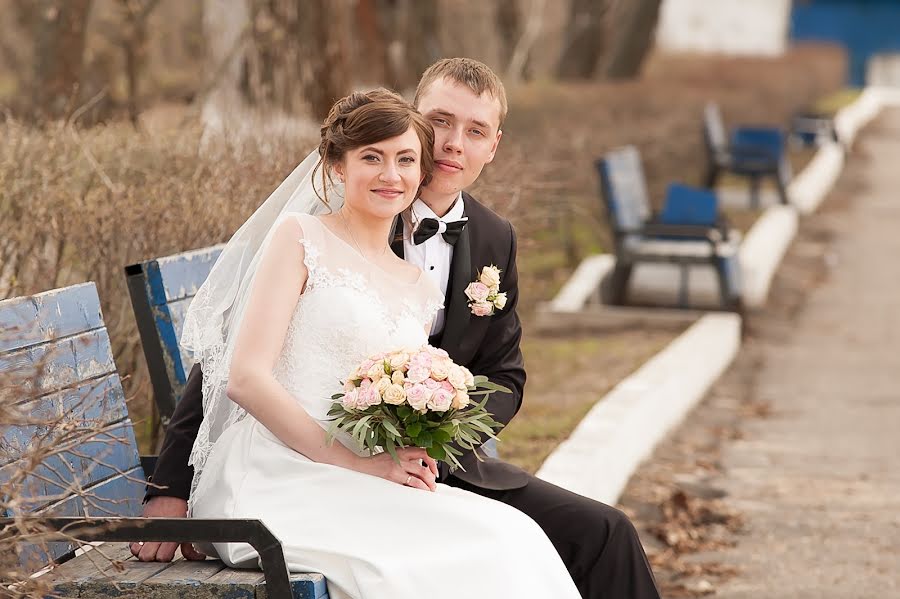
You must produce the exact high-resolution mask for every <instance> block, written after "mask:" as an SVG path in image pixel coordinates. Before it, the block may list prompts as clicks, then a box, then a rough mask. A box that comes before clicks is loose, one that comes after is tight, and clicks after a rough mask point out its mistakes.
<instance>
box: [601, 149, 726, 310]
mask: <svg viewBox="0 0 900 599" xmlns="http://www.w3.org/2000/svg"><path fill="white" fill-rule="evenodd" d="M596 167H597V170H598V172H599V174H600V196H601V197H602V198H603V200H604V203H605V205H606V214H607V220H608V221H609V226H610V229H611V230H612V234H613V241H614V244H615V253H616V265H615V268H614V269H613V272H612V275H611V279H610V295H611V298H610V299H611V303H613V304H624V303H625V296H626V293H627V288H628V281H629V279H630V278H631V272H632V269H633V267H634V265H635V264H637V263H639V262H665V263H671V264H677V265H679V266H680V268H681V285H680V292H679V304H680V306H681V307H686V306H687V291H688V269H689V268H690V267H691V266H692V265H697V264H701V265H706V264H708V265H710V266H712V267H713V268H714V269H715V271H716V274H717V277H718V281H719V291H720V297H721V305H722V307H723V308H725V309H729V310H733V309H738V308H739V306H740V278H739V268H738V263H737V250H738V243H739V240H740V236H739V234H738V232H737V231H733V230H731V229H729V228H728V226H727V224H726V223H725V221H724V219H722V218H721V217H720V216H719V213H718V202H717V199H716V196H715V194H714V193H713V192H711V191H709V190H703V189H695V188H691V187H688V186H686V185H671V186H670V187H669V191H668V194H667V198H666V202H665V205H664V207H663V210H662V212H661V213H660V214H659V215H654V214H653V212H652V210H651V208H650V202H649V200H648V197H647V187H646V181H645V178H644V171H643V167H642V165H641V158H640V154H639V153H638V150H637V148H635V147H634V146H626V147H624V148H620V149H616V150H613V151H611V152H608V153H606V154H605V155H604V156H603V158H602V159H600V160H598V161H597V162H596Z"/></svg>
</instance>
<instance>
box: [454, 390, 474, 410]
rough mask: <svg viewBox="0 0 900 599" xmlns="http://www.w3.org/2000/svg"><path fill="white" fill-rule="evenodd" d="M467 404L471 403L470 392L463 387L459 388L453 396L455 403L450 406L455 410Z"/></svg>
mask: <svg viewBox="0 0 900 599" xmlns="http://www.w3.org/2000/svg"><path fill="white" fill-rule="evenodd" d="M467 405H469V394H468V393H467V392H466V391H464V390H463V389H457V390H456V395H454V396H453V403H451V404H450V407H451V408H453V409H454V410H461V409H463V408H464V407H466V406H467Z"/></svg>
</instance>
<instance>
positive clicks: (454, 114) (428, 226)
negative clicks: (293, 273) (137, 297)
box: [132, 58, 659, 599]
mask: <svg viewBox="0 0 900 599" xmlns="http://www.w3.org/2000/svg"><path fill="white" fill-rule="evenodd" d="M415 104H416V107H417V108H418V109H419V111H420V112H421V113H422V114H423V115H424V116H425V118H426V119H428V121H429V122H430V123H431V124H432V126H433V127H434V130H435V148H434V157H435V162H436V164H435V172H434V177H433V179H432V181H431V182H430V183H429V184H428V186H427V187H425V188H423V190H422V193H421V195H420V198H419V199H418V200H416V201H415V202H414V203H413V205H412V219H411V221H412V224H413V230H412V231H404V230H403V225H402V222H401V221H399V220H398V227H397V228H396V230H395V232H394V237H393V243H392V246H391V247H392V248H393V250H394V251H395V252H396V253H397V254H398V255H400V256H402V257H404V258H405V259H406V260H407V261H409V262H412V263H414V264H416V265H418V266H419V267H421V268H422V269H423V270H424V271H425V273H426V274H427V275H428V276H431V277H433V279H434V281H435V282H436V283H437V284H438V285H439V286H440V288H441V290H442V291H444V292H445V297H446V299H445V302H444V305H445V309H444V310H442V311H441V312H439V313H438V315H437V317H436V318H435V321H434V324H433V325H432V329H431V338H430V343H431V344H432V345H435V346H439V347H442V348H443V349H445V350H446V351H447V352H448V353H449V354H450V357H451V358H452V359H453V360H454V361H455V362H457V363H459V364H462V365H465V366H466V367H468V368H469V370H471V371H472V372H474V373H475V374H480V375H485V376H487V377H489V379H490V380H491V381H493V382H495V383H499V384H501V385H503V386H505V387H507V388H508V389H510V390H511V391H512V392H511V393H510V394H502V393H494V394H492V395H491V397H490V399H489V400H488V411H489V412H491V413H492V414H493V415H494V418H495V419H496V420H498V421H499V422H501V423H503V425H506V424H508V423H509V421H510V420H512V418H513V416H515V415H516V412H518V410H519V407H520V406H521V404H522V393H523V388H524V385H525V369H524V365H523V361H522V352H521V350H520V349H519V342H520V340H521V337H522V327H521V324H520V322H519V317H518V315H517V314H516V305H517V303H518V273H517V270H516V237H515V232H514V230H513V228H512V226H511V225H510V223H509V222H508V221H506V220H505V219H503V218H501V217H500V216H498V215H496V214H495V213H493V212H492V211H490V210H489V209H488V208H486V207H485V206H483V205H482V204H480V203H479V202H478V201H477V200H475V199H474V198H473V197H472V196H470V195H468V194H467V193H465V192H464V191H462V190H463V189H465V188H466V187H469V186H470V185H471V184H472V183H474V182H475V180H476V179H477V178H478V176H479V175H480V174H481V171H482V169H483V168H484V166H485V165H486V164H488V163H489V162H491V161H492V160H493V159H494V154H495V153H496V151H497V145H498V144H499V142H500V138H501V137H502V131H501V125H502V123H503V119H504V118H505V116H506V111H507V104H506V94H505V92H504V89H503V84H502V83H501V82H500V80H499V78H498V77H497V76H496V75H495V74H494V73H493V72H492V71H491V70H490V69H489V68H488V67H487V66H485V65H484V64H482V63H480V62H478V61H475V60H471V59H466V58H453V59H444V60H440V61H438V62H437V63H435V64H434V65H432V66H431V67H430V68H429V69H428V70H427V71H426V72H425V74H424V75H423V76H422V79H421V81H420V82H419V86H418V89H417V90H416V98H415ZM488 265H496V266H497V267H498V268H500V270H501V274H500V288H501V291H503V292H505V293H506V297H507V302H506V304H505V306H503V307H502V308H497V309H495V312H494V314H492V315H485V316H481V315H478V314H475V313H474V312H473V310H472V309H471V308H470V307H469V298H468V297H467V296H466V294H465V289H466V287H467V286H468V285H469V283H471V282H472V281H474V280H475V279H476V277H477V275H478V273H479V272H480V271H481V269H482V268H483V267H484V266H488ZM201 386H202V374H201V372H200V370H199V368H198V367H196V366H195V367H194V369H193V370H192V371H191V374H190V376H189V378H188V381H187V385H186V386H185V391H184V395H183V397H182V399H181V401H180V402H179V403H178V406H177V408H176V410H175V413H174V415H173V417H172V420H171V422H170V424H169V427H168V429H167V431H166V438H165V441H164V443H163V447H162V450H161V451H160V456H159V462H158V464H157V466H156V472H155V473H154V476H153V482H154V483H155V484H156V485H160V486H162V487H165V488H162V489H160V488H151V489H150V490H149V491H148V493H147V496H148V499H147V503H146V505H145V507H144V515H145V516H150V517H170V518H171V517H183V516H185V515H186V511H187V502H186V500H187V497H188V491H189V489H190V483H191V478H192V471H191V468H190V467H189V466H188V465H187V461H188V455H189V454H190V451H191V446H192V445H193V442H194V439H195V438H196V436H197V430H198V428H199V426H200V421H201V420H202V417H203V410H202V397H201ZM459 460H460V462H461V463H462V465H463V467H464V468H465V471H463V470H457V471H456V472H454V473H452V474H451V473H450V472H449V471H448V469H447V468H446V465H444V464H442V465H441V471H440V477H439V482H442V483H445V484H447V485H451V486H455V487H459V488H462V489H466V490H468V491H471V492H473V493H477V494H479V495H482V496H485V497H489V498H491V499H495V500H497V501H502V502H503V503H506V504H508V505H510V506H512V507H515V508H517V509H519V510H521V511H522V512H524V513H525V514H527V515H528V516H530V517H531V518H532V519H533V520H535V521H536V522H537V523H538V524H539V525H540V526H541V528H542V529H543V530H544V532H545V533H546V534H547V536H548V537H549V538H550V540H551V542H552V543H553V545H554V546H555V547H556V549H557V551H558V552H559V553H560V555H561V557H562V559H563V561H564V562H565V564H566V567H567V568H568V569H569V572H570V573H571V575H572V578H573V579H574V581H575V584H576V585H577V586H578V589H579V591H580V592H581V595H582V597H585V598H592V599H593V598H597V599H599V598H606V597H609V598H615V599H629V598H640V599H643V598H658V597H659V593H658V591H657V589H656V585H655V583H654V580H653V575H652V573H651V571H650V566H649V565H648V563H647V559H646V557H645V555H644V551H643V548H642V547H641V544H640V540H639V539H638V536H637V532H636V531H635V529H634V526H633V525H632V524H631V522H630V521H629V520H628V519H627V517H626V516H625V515H624V514H622V512H620V511H618V510H616V509H614V508H611V507H609V506H606V505H604V504H602V503H599V502H596V501H593V500H591V499H587V498H585V497H582V496H580V495H577V494H575V493H571V492H569V491H566V490H565V489H562V488H560V487H557V486H555V485H552V484H550V483H548V482H545V481H543V480H540V479H538V478H536V477H534V476H532V475H530V474H528V473H527V472H525V471H523V470H521V469H520V468H517V467H516V466H513V465H512V464H508V463H506V462H502V461H500V460H497V459H492V458H487V457H485V458H484V461H479V460H478V459H477V458H476V457H475V456H474V454H472V453H471V452H467V453H465V454H464V455H462V456H460V458H459ZM176 548H177V546H176V544H174V543H163V544H160V543H145V544H144V545H143V546H139V545H137V544H136V543H135V544H132V552H133V553H135V555H137V556H138V557H139V558H140V559H141V560H144V561H152V560H157V561H169V560H171V559H172V558H173V557H174V554H175V551H176ZM182 553H183V554H184V556H185V557H186V558H188V559H200V558H202V555H201V554H199V553H197V552H196V551H195V550H194V549H193V547H191V545H190V544H184V545H182Z"/></svg>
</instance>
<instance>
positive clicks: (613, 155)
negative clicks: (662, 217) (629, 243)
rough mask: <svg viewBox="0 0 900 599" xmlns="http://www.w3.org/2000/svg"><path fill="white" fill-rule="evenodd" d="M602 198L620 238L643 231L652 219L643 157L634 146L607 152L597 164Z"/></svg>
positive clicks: (616, 233) (610, 221)
mask: <svg viewBox="0 0 900 599" xmlns="http://www.w3.org/2000/svg"><path fill="white" fill-rule="evenodd" d="M596 166H597V170H598V171H599V173H600V195H601V197H603V200H604V202H605V203H606V211H607V215H608V217H609V223H610V226H611V227H612V229H613V234H615V235H616V236H618V235H620V234H622V233H626V232H628V231H635V230H638V229H640V228H641V227H642V226H643V225H644V224H645V223H646V222H647V219H649V218H650V214H651V211H650V202H649V200H648V197H647V184H646V180H645V178H644V169H643V167H642V166H641V156H640V153H639V152H638V150H637V148H635V147H634V146H625V147H623V148H618V149H615V150H612V151H610V152H607V153H606V154H604V155H603V158H601V159H600V160H598V161H597V163H596Z"/></svg>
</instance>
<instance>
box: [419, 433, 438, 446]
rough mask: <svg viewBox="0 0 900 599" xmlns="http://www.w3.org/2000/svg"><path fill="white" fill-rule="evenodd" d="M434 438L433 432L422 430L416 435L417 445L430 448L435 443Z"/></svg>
mask: <svg viewBox="0 0 900 599" xmlns="http://www.w3.org/2000/svg"><path fill="white" fill-rule="evenodd" d="M433 442H434V439H432V437H431V433H429V432H428V431H422V432H421V433H419V434H418V435H416V446H418V447H424V448H425V449H428V448H429V447H431V445H432V444H433Z"/></svg>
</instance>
